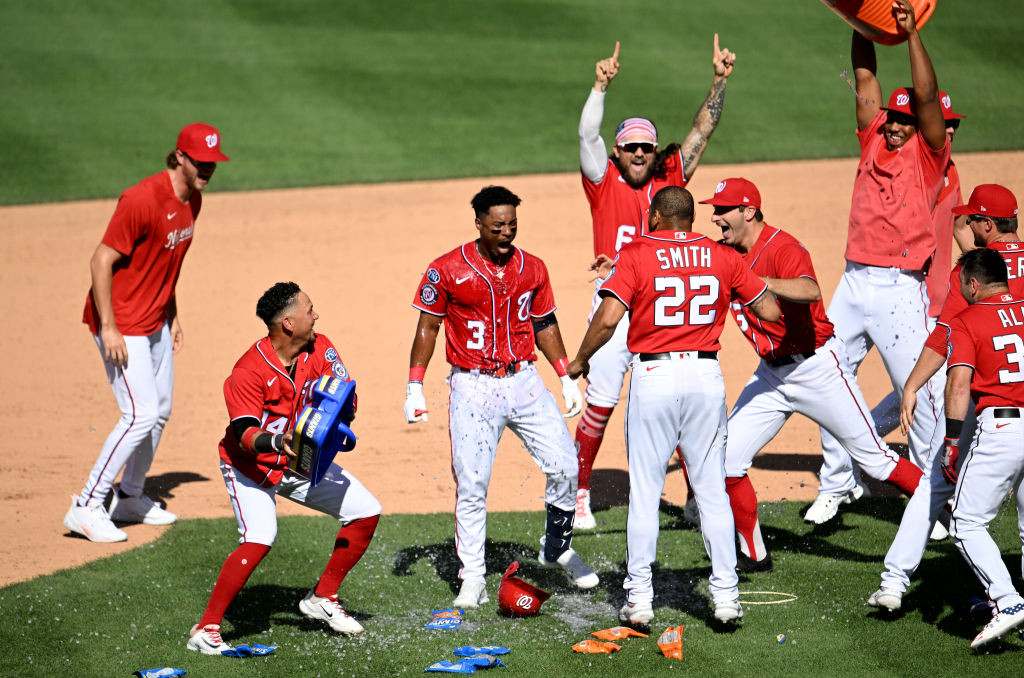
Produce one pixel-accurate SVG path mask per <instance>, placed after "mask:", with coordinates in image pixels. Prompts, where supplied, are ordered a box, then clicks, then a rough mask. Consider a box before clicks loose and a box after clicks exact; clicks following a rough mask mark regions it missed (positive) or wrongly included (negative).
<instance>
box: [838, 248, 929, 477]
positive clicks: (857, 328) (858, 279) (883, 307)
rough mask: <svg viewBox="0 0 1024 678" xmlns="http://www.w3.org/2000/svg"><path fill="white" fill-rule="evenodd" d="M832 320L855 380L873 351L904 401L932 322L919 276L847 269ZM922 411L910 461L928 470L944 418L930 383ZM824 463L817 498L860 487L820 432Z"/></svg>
mask: <svg viewBox="0 0 1024 678" xmlns="http://www.w3.org/2000/svg"><path fill="white" fill-rule="evenodd" d="M828 317H829V320H831V321H832V324H833V325H834V326H835V333H836V336H837V337H839V338H840V339H841V340H842V341H843V343H844V348H845V351H846V356H847V359H848V360H849V366H850V371H851V373H852V374H854V375H856V374H857V370H858V369H859V367H860V364H861V362H863V361H864V358H865V357H866V356H867V353H868V351H870V350H871V347H872V346H874V347H876V348H878V352H879V353H880V354H881V357H882V363H883V364H884V365H885V369H886V372H888V374H889V379H890V381H891V382H892V386H893V388H894V389H895V390H896V392H897V393H898V394H899V396H900V397H902V395H903V385H904V384H905V383H906V381H907V377H908V376H910V372H911V370H913V368H914V365H915V364H916V362H917V357H918V355H920V353H921V347H922V346H924V342H925V339H927V338H928V333H929V326H930V323H931V322H932V320H931V318H930V317H929V316H928V291H927V288H926V286H925V282H924V276H923V275H922V274H921V272H920V271H907V270H903V269H898V268H882V267H879V266H866V265H864V264H857V263H854V262H847V263H846V271H845V272H844V273H843V276H842V278H841V279H840V281H839V286H838V287H837V288H836V292H835V294H834V295H833V296H832V303H831V304H829V307H828ZM917 400H918V406H917V408H916V410H915V411H914V422H913V426H912V427H911V430H910V434H909V436H908V443H909V447H910V460H911V461H912V462H914V464H916V465H917V466H919V467H921V468H927V462H928V457H929V451H930V450H932V449H933V441H934V438H935V435H936V426H937V424H938V421H939V420H940V419H941V418H942V417H943V412H942V407H941V403H942V394H941V392H935V391H934V384H933V383H932V382H929V383H927V384H925V386H923V387H922V388H921V390H920V391H918V394H917ZM821 447H822V455H823V457H824V459H823V463H822V466H821V473H820V484H819V486H818V492H819V493H821V494H844V493H846V492H849V491H850V490H852V489H853V488H854V486H855V485H856V480H855V479H854V476H853V473H852V470H851V465H850V458H849V454H848V453H847V452H846V451H845V450H843V448H842V445H840V444H839V442H838V441H836V439H835V437H834V436H832V434H830V433H829V432H828V431H827V430H826V429H824V428H822V429H821Z"/></svg>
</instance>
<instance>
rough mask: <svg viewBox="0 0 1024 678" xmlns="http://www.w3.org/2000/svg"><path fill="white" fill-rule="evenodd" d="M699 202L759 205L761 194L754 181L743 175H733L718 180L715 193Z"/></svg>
mask: <svg viewBox="0 0 1024 678" xmlns="http://www.w3.org/2000/svg"><path fill="white" fill-rule="evenodd" d="M700 203H701V204H702V205H722V206H724V207H741V206H742V207H760V206H761V194H760V193H759V192H758V190H757V186H755V185H754V182H752V181H748V180H746V179H744V178H743V177H733V178H731V179H723V180H722V181H720V182H718V186H717V187H716V188H715V194H714V195H713V196H712V197H710V198H708V199H707V200H701V201H700Z"/></svg>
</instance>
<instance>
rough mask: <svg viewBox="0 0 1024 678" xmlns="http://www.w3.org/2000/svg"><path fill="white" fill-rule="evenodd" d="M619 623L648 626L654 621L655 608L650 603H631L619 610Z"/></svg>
mask: <svg viewBox="0 0 1024 678" xmlns="http://www.w3.org/2000/svg"><path fill="white" fill-rule="evenodd" d="M619 621H622V622H625V623H626V624H636V625H638V626H647V625H648V624H650V623H651V622H652V621H654V608H653V607H651V604H650V603H629V602H627V603H626V604H625V605H623V606H622V607H621V608H619Z"/></svg>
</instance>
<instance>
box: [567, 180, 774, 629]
mask: <svg viewBox="0 0 1024 678" xmlns="http://www.w3.org/2000/svg"><path fill="white" fill-rule="evenodd" d="M693 213H694V212H693V196H692V195H690V192H689V191H687V190H686V189H685V188H681V187H678V186H670V187H668V188H663V189H661V190H660V191H658V192H657V193H656V194H655V195H654V198H653V199H652V200H651V212H650V217H649V221H648V224H649V232H648V233H647V234H646V235H643V236H641V237H640V238H638V239H637V240H635V241H633V242H632V243H630V244H628V245H626V246H625V247H623V248H622V249H621V250H620V251H619V256H618V258H617V259H616V260H615V268H614V269H613V271H612V273H611V275H610V276H608V278H607V279H605V281H604V283H602V285H601V290H600V294H601V297H602V299H601V305H600V306H599V307H598V309H597V312H596V313H595V314H594V317H593V320H592V321H591V323H590V327H589V328H588V329H587V333H586V336H584V338H583V343H582V345H581V346H580V349H579V351H578V352H577V354H576V358H575V359H574V360H573V361H572V363H570V365H569V376H570V377H576V376H579V375H581V374H582V375H586V372H587V367H588V364H587V363H588V361H589V360H590V358H591V356H593V355H594V353H595V352H596V351H597V349H598V348H600V347H601V346H602V345H603V344H605V343H606V342H607V341H608V340H609V339H610V337H611V336H612V335H613V334H614V333H615V332H616V327H618V325H619V321H620V320H621V319H622V317H623V316H624V315H625V313H626V311H627V310H628V311H629V316H630V323H629V334H628V335H627V337H626V344H627V348H628V350H629V351H630V352H631V353H634V354H636V358H635V359H634V366H633V376H632V378H631V379H630V384H629V400H628V404H627V405H626V451H627V454H628V455H629V515H628V519H627V522H626V539H627V543H628V547H627V554H626V555H627V562H626V567H627V576H626V581H625V583H624V584H623V588H625V589H626V604H625V605H624V606H623V607H622V609H620V610H619V618H620V619H621V620H622V621H624V622H628V623H630V624H649V623H650V622H651V621H652V620H653V619H654V608H653V600H654V586H653V582H652V578H651V563H653V562H654V559H655V557H656V555H657V553H656V547H657V541H658V503H659V501H660V497H661V493H662V490H663V489H664V486H665V471H666V468H667V466H668V462H669V460H670V459H671V458H672V454H673V452H674V450H675V448H676V446H679V448H680V449H681V450H682V453H683V459H684V461H685V463H686V467H687V469H688V472H689V476H690V481H691V482H692V483H693V487H694V493H695V497H696V503H697V508H698V510H699V512H700V521H701V531H702V533H703V536H704V545H705V548H706V549H707V551H708V556H709V557H710V558H711V578H710V589H711V596H712V598H713V600H714V604H715V613H714V614H715V619H717V620H718V621H721V622H730V621H734V620H737V619H739V618H740V617H742V616H743V608H742V607H741V606H740V603H739V590H738V588H737V584H738V582H739V579H738V577H737V575H736V546H735V542H734V540H733V536H732V534H733V521H732V514H731V513H730V512H729V497H728V496H727V495H726V493H725V473H724V455H725V440H726V438H725V434H726V428H725V385H724V382H723V380H722V370H721V368H720V367H719V365H718V349H719V348H721V344H719V342H718V338H719V336H721V333H722V328H723V327H724V324H725V316H726V314H727V312H728V309H729V303H730V300H732V299H736V300H737V301H738V302H739V303H740V304H742V305H743V306H746V307H749V308H750V310H751V312H752V313H753V314H754V315H755V316H757V317H759V318H762V319H764V320H767V321H774V320H777V319H778V318H779V308H778V306H777V305H776V303H775V297H774V295H773V294H772V293H771V292H769V291H768V289H767V286H766V285H765V283H764V282H762V281H761V280H759V279H758V278H757V277H756V276H755V275H754V274H753V273H751V272H750V269H749V268H747V266H746V264H744V263H743V261H742V259H740V257H739V255H737V254H736V252H734V251H733V250H732V249H730V248H728V247H725V246H723V245H720V244H718V243H715V242H714V241H712V240H709V239H708V238H706V237H704V236H702V235H699V234H695V233H692V232H691V231H692V228H693Z"/></svg>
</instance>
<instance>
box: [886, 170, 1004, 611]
mask: <svg viewBox="0 0 1024 678" xmlns="http://www.w3.org/2000/svg"><path fill="white" fill-rule="evenodd" d="M953 213H954V214H957V215H967V226H968V227H969V228H970V229H971V232H972V233H973V236H974V240H973V242H972V244H974V245H976V246H977V247H984V248H987V249H991V250H993V251H995V252H997V253H998V254H999V255H1000V256H1001V257H1002V258H1003V261H1004V263H1005V264H1006V269H1007V277H1008V280H1009V287H1010V292H1011V293H1012V294H1014V295H1015V296H1017V297H1024V243H1021V241H1020V238H1019V237H1018V235H1017V199H1016V198H1015V197H1014V195H1013V193H1011V192H1010V191H1009V190H1008V189H1006V188H1005V187H1003V186H999V185H998V184H982V185H980V186H978V187H977V188H975V189H974V191H973V192H972V193H971V198H970V200H968V201H967V204H965V205H957V206H956V207H954V208H953ZM949 288H950V293H949V296H948V297H947V298H946V303H945V305H944V306H943V309H942V314H941V315H940V316H939V319H938V324H937V326H936V328H935V329H934V330H933V331H932V333H931V334H930V335H929V336H928V340H927V341H926V342H925V345H924V348H922V349H921V355H920V356H919V357H918V359H917V364H915V365H914V369H913V371H911V373H910V376H909V377H908V378H907V384H906V386H905V387H904V389H903V400H902V403H901V412H900V423H901V427H902V429H903V431H904V433H905V432H906V431H907V430H908V429H909V427H910V426H911V424H912V422H913V419H914V409H915V408H916V407H917V396H916V393H917V391H918V390H919V388H920V386H922V385H923V384H925V383H926V382H928V381H929V380H931V379H933V377H932V375H933V374H935V373H936V372H938V371H939V369H940V368H941V367H942V366H943V365H944V364H945V362H946V350H947V342H948V337H949V327H950V325H951V322H952V320H953V318H954V317H956V316H957V314H959V313H960V312H961V311H963V310H964V309H966V308H967V301H966V300H965V299H964V297H963V295H961V294H959V293H958V292H957V290H958V289H959V288H960V266H959V265H958V266H956V267H955V268H954V269H953V271H952V273H951V274H950V275H949ZM974 428H975V421H974V413H973V411H971V410H968V411H967V416H966V423H965V426H964V427H963V435H962V436H961V439H960V445H961V446H962V447H966V446H968V445H969V444H970V442H971V438H972V437H973V435H974ZM940 432H941V431H940ZM941 450H942V442H941V441H940V443H939V445H938V446H936V447H935V448H934V449H933V450H932V451H931V453H930V457H929V462H928V463H929V466H928V467H927V468H926V469H925V471H927V472H928V479H927V480H926V481H925V482H922V483H921V485H920V487H919V488H918V491H917V492H915V493H914V496H913V497H911V499H910V501H909V502H908V503H907V507H906V509H905V510H904V512H903V518H902V519H901V521H900V527H899V530H897V532H896V537H895V539H893V542H892V545H891V546H890V547H889V551H888V552H887V553H886V554H885V568H886V570H885V572H883V573H882V582H881V585H880V586H879V587H878V590H877V591H875V592H874V593H873V594H871V596H870V597H869V598H868V605H871V606H872V607H880V608H884V609H887V610H890V611H895V610H898V609H900V607H901V606H902V601H903V595H904V593H905V592H906V590H907V587H908V586H909V585H910V577H911V575H912V574H913V573H914V572H915V571H916V570H917V567H918V566H919V565H920V564H921V558H922V557H923V556H924V550H925V547H926V545H927V541H928V531H929V529H930V526H932V525H933V524H935V521H936V519H937V518H940V517H941V516H942V514H943V512H944V507H945V506H946V503H947V502H948V501H949V499H950V498H951V497H952V496H953V490H954V487H953V485H952V484H951V483H950V482H949V481H948V479H947V478H946V477H945V475H944V474H943V473H942V468H941V461H942V455H941V454H940V452H941Z"/></svg>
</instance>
